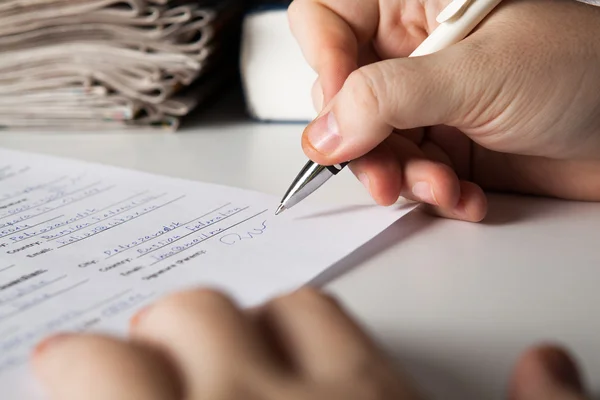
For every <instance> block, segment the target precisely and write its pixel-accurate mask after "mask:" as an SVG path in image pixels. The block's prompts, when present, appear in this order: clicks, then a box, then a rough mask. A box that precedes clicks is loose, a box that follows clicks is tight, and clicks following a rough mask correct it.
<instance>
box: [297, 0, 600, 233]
mask: <svg viewBox="0 0 600 400" xmlns="http://www.w3.org/2000/svg"><path fill="white" fill-rule="evenodd" d="M448 2H449V0H424V1H407V0H361V1H348V0H295V1H294V2H293V3H292V5H291V7H290V10H289V16H290V23H291V27H292V31H293V33H294V35H295V36H296V38H297V40H298V42H299V44H300V46H301V48H302V50H303V52H304V54H305V57H306V58H307V60H308V62H309V63H310V64H311V66H312V67H313V68H314V69H315V70H316V71H317V73H318V75H319V79H318V81H317V83H316V84H315V88H314V91H315V97H316V103H317V108H318V109H319V110H321V107H322V106H323V105H324V107H323V108H322V110H321V112H320V115H319V117H318V118H317V119H316V120H315V121H313V122H312V123H311V124H310V125H309V126H308V127H307V128H306V130H305V132H304V134H303V137H302V145H303V149H304V152H305V153H306V155H307V156H308V157H309V158H310V159H312V160H313V161H315V162H318V163H321V164H326V165H331V164H337V163H340V162H344V161H348V160H355V161H354V162H352V163H351V164H350V168H351V169H352V171H353V172H354V173H355V174H356V175H357V176H358V177H359V179H360V180H361V181H362V182H363V183H364V184H365V186H366V187H367V188H368V190H369V192H370V194H371V196H372V197H373V198H374V199H375V200H376V201H377V202H378V203H379V204H382V205H389V204H392V203H394V202H395V201H396V200H397V198H398V196H399V195H402V196H404V197H407V198H410V199H413V200H417V201H421V202H424V203H426V204H429V205H430V206H431V210H432V211H434V212H436V213H437V214H439V215H442V216H446V217H450V218H457V219H463V220H468V221H479V220H481V219H482V218H484V216H485V213H486V211H487V203H486V198H485V195H484V192H483V190H482V189H485V190H496V191H508V192H518V193H525V194H534V195H544V196H553V197H559V198H565V199H575V200H588V201H599V200H600V74H599V73H598V71H599V70H600V41H598V40H597V38H598V37H600V7H594V6H591V5H587V4H583V3H579V2H577V1H574V0H562V1H561V0H505V1H503V2H502V4H500V5H499V6H498V8H497V9H496V10H495V11H493V12H492V14H491V15H490V16H489V17H488V18H487V19H486V20H485V21H484V22H483V23H482V24H481V25H480V26H479V27H478V29H477V30H476V31H475V32H474V33H473V34H471V35H470V36H469V37H467V38H466V39H465V40H463V41H462V42H460V43H458V44H456V45H454V46H451V47H450V48H448V49H445V50H442V51H440V52H438V53H435V54H432V55H428V56H424V57H415V58H406V56H408V55H409V54H410V53H411V52H412V51H413V50H414V49H415V48H416V47H417V46H418V45H419V44H420V43H421V42H422V41H423V40H424V39H425V38H426V37H427V36H428V34H429V33H430V32H431V31H432V30H433V29H434V28H435V27H436V25H437V23H436V22H435V17H436V16H437V15H438V13H439V12H440V11H441V10H442V9H443V8H444V6H446V5H447V4H448ZM423 127H426V128H423Z"/></svg>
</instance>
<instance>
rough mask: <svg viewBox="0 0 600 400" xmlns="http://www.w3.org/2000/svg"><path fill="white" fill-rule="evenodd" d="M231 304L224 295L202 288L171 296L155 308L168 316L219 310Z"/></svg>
mask: <svg viewBox="0 0 600 400" xmlns="http://www.w3.org/2000/svg"><path fill="white" fill-rule="evenodd" d="M230 304H231V300H230V299H229V298H228V297H227V296H226V295H225V294H224V293H222V292H219V291H217V290H214V289H205V288H202V289H193V290H186V291H181V292H177V293H173V294H170V295H168V296H166V297H165V298H164V299H162V300H161V301H159V302H158V303H157V305H156V307H154V308H156V309H157V310H160V311H161V312H162V313H165V314H167V315H180V314H181V313H183V312H185V311H187V310H189V309H199V308H200V309H203V310H205V311H210V310H219V309H222V308H223V307H226V306H229V305H230Z"/></svg>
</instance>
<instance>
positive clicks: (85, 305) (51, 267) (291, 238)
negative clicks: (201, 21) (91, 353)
mask: <svg viewBox="0 0 600 400" xmlns="http://www.w3.org/2000/svg"><path fill="white" fill-rule="evenodd" d="M278 204H279V201H278V199H276V198H274V197H272V196H268V195H264V194H260V193H255V192H251V191H246V190H240V189H234V188H229V187H222V186H217V185H212V184H204V183H197V182H191V181H185V180H179V179H172V178H166V177H161V176H155V175H150V174H145V173H140V172H135V171H129V170H123V169H119V168H113V167H107V166H99V165H94V164H88V163H84V162H79V161H70V160H63V159H58V158H52V157H46V156H40V155H34V154H27V153H20V152H13V151H7V150H0V397H1V398H2V399H3V400H29V399H39V398H43V397H42V395H41V392H40V391H39V388H38V387H37V384H36V382H35V380H34V379H33V377H32V375H31V373H30V371H29V370H28V368H29V365H28V358H29V355H30V352H31V349H32V347H33V346H35V344H37V343H38V342H39V341H40V340H41V339H43V338H44V337H46V336H48V335H49V334H52V333H55V332H64V331H83V330H91V331H96V332H107V333H113V334H117V335H121V334H125V333H126V329H127V325H128V319H129V318H130V317H131V316H132V315H133V314H134V313H135V312H136V311H137V310H138V309H140V308H141V307H143V306H144V305H146V304H148V303H149V302H151V301H154V300H156V299H157V298H159V297H161V296H163V295H164V294H166V293H168V292H172V291H175V290H181V289H184V288H189V287H194V286H200V285H202V286H210V287H213V288H219V289H222V290H225V291H226V292H228V293H229V294H230V295H232V296H233V297H234V298H235V299H236V300H237V301H239V302H240V303H241V305H243V306H251V305H255V304H257V303H259V302H263V301H265V300H267V299H268V298H270V297H272V296H275V295H277V294H280V293H283V292H287V291H289V290H293V289H295V288H297V287H299V286H301V285H303V284H306V283H307V282H308V281H310V280H311V279H313V278H315V277H316V276H317V275H318V274H320V273H321V272H323V271H324V270H326V269H327V268H328V267H329V266H331V265H332V264H334V263H336V262H338V261H339V260H341V259H342V258H344V257H345V256H347V255H348V254H349V253H351V252H353V251H355V250H356V249H357V248H358V247H360V246H361V245H363V244H364V243H366V242H367V241H369V240H370V239H372V238H373V237H374V236H376V235H377V234H378V233H380V232H381V231H382V230H384V229H385V228H387V227H388V226H389V225H391V224H392V223H393V222H395V221H396V220H397V219H398V218H400V217H402V216H403V215H404V214H406V213H408V212H409V211H410V210H412V209H413V208H414V206H407V205H404V206H401V205H399V206H397V207H391V208H383V207H376V206H365V205H357V206H356V207H349V208H337V209H336V208H329V209H328V208H322V209H314V208H312V207H311V208H309V207H306V206H303V205H298V206H297V207H295V208H294V209H292V210H288V211H286V212H284V213H283V214H281V215H279V216H277V217H275V215H274V211H275V208H276V207H277V206H278Z"/></svg>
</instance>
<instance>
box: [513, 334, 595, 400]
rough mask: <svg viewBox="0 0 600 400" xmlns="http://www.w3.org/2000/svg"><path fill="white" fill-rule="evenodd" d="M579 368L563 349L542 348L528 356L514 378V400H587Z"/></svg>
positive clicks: (521, 363) (519, 366) (522, 360)
mask: <svg viewBox="0 0 600 400" xmlns="http://www.w3.org/2000/svg"><path fill="white" fill-rule="evenodd" d="M585 399H586V396H585V394H584V389H583V384H582V382H581V376H580V374H579V371H578V368H577V365H576V364H575V362H574V361H573V359H572V358H571V357H570V356H569V355H568V354H567V353H566V352H565V351H564V350H562V349H560V348H558V347H554V346H541V347H538V348H535V349H532V350H529V351H528V352H527V353H525V354H524V355H523V356H522V357H521V359H520V360H519V362H518V364H517V367H516V370H515V373H514V375H513V378H512V384H511V388H510V400H585Z"/></svg>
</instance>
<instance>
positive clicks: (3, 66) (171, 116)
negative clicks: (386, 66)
mask: <svg viewBox="0 0 600 400" xmlns="http://www.w3.org/2000/svg"><path fill="white" fill-rule="evenodd" d="M290 2H291V0H289V1H288V0H3V1H2V2H0V129H5V130H28V129H35V130H36V131H39V130H43V129H51V130H54V131H55V130H57V129H76V130H86V129H93V130H95V131H97V130H99V129H106V130H122V129H144V130H147V129H150V128H153V129H161V130H172V131H177V130H178V129H180V128H181V127H182V126H184V125H186V124H188V125H189V124H195V123H200V122H201V121H202V119H203V118H209V117H210V114H211V110H213V109H214V108H213V105H214V104H215V103H218V102H223V101H224V100H223V99H224V98H226V99H227V100H225V101H230V99H231V97H227V96H231V93H232V92H233V93H235V96H234V97H233V98H234V99H237V100H236V101H237V103H236V106H237V107H239V106H240V105H241V107H242V109H243V113H244V115H245V116H246V117H247V118H251V119H253V120H256V121H261V122H271V121H277V122H282V121H284V122H306V121H308V120H310V119H312V117H313V116H314V110H313V107H312V102H311V98H310V91H311V87H312V84H313V81H314V79H315V78H316V76H315V75H314V73H313V71H312V70H311V69H310V68H309V67H308V65H307V64H306V62H305V61H304V59H303V57H302V54H301V52H300V49H299V48H298V46H297V44H296V42H295V40H294V39H293V37H292V35H291V32H290V31H289V27H288V22H287V7H288V6H289V3H290ZM236 96H237V97H236ZM234 102H235V101H234ZM232 106H233V103H232Z"/></svg>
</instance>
